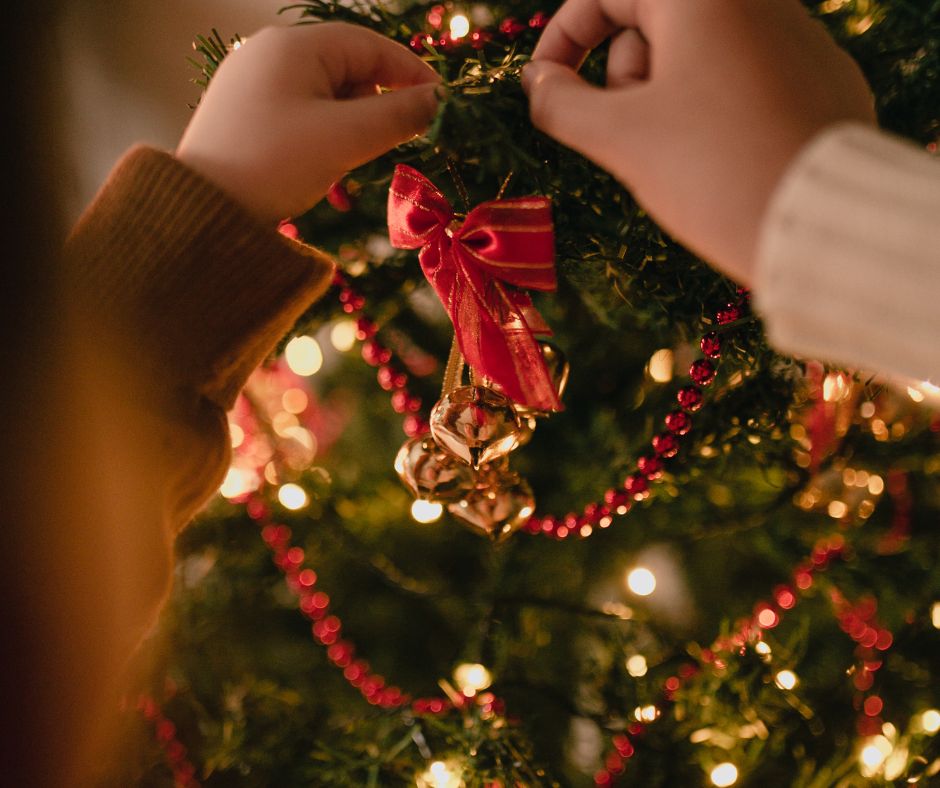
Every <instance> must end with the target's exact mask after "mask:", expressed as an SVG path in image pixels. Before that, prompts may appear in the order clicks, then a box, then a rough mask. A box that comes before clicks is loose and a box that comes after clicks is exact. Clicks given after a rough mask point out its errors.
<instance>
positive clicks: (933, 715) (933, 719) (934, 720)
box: [920, 709, 940, 734]
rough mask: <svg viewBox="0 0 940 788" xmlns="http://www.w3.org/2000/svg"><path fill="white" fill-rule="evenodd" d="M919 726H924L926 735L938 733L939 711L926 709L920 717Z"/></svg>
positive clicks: (939, 725)
mask: <svg viewBox="0 0 940 788" xmlns="http://www.w3.org/2000/svg"><path fill="white" fill-rule="evenodd" d="M920 724H921V725H923V726H924V730H925V731H926V732H927V733H930V734H933V733H936V732H937V731H940V711H937V710H936V709H927V711H925V712H924V713H923V714H921V715H920Z"/></svg>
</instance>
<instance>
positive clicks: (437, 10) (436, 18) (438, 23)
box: [427, 4, 447, 30]
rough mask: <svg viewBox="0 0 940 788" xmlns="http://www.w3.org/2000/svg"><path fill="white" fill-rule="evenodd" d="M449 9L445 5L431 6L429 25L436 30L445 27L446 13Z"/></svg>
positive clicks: (428, 16)
mask: <svg viewBox="0 0 940 788" xmlns="http://www.w3.org/2000/svg"><path fill="white" fill-rule="evenodd" d="M445 11H447V9H446V8H445V7H444V6H443V5H440V4H438V5H434V6H431V8H430V10H429V11H428V14H427V20H428V24H429V25H430V26H431V27H433V28H434V29H435V30H440V29H441V27H443V25H444V12H445Z"/></svg>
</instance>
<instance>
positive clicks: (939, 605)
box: [930, 602, 940, 629]
mask: <svg viewBox="0 0 940 788" xmlns="http://www.w3.org/2000/svg"><path fill="white" fill-rule="evenodd" d="M930 623H931V624H933V627H934V629H940V602H934V603H933V605H932V606H931V607H930Z"/></svg>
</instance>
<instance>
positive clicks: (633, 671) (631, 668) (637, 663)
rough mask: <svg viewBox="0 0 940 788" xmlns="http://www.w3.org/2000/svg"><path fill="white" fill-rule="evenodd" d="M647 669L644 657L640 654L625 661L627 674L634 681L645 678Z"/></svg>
mask: <svg viewBox="0 0 940 788" xmlns="http://www.w3.org/2000/svg"><path fill="white" fill-rule="evenodd" d="M647 669H648V668H647V665H646V657H644V656H643V655H642V654H634V655H633V656H632V657H630V658H629V659H628V660H627V673H629V674H630V675H631V676H633V678H635V679H638V678H640V677H641V676H645V675H646V671H647Z"/></svg>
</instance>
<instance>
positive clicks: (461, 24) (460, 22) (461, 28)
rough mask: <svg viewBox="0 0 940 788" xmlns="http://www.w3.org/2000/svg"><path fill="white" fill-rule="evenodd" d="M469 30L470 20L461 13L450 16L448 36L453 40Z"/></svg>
mask: <svg viewBox="0 0 940 788" xmlns="http://www.w3.org/2000/svg"><path fill="white" fill-rule="evenodd" d="M469 32H470V20H469V19H467V17H465V16H464V15H463V14H454V15H453V16H452V17H451V18H450V37H451V38H453V39H454V40H455V41H456V40H457V39H459V38H463V37H464V36H465V35H467V33H469Z"/></svg>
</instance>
